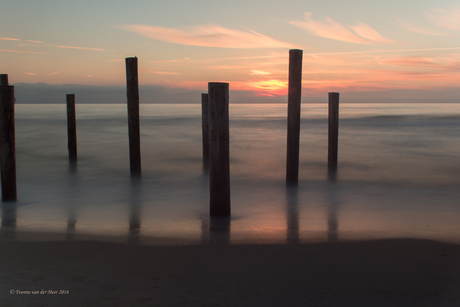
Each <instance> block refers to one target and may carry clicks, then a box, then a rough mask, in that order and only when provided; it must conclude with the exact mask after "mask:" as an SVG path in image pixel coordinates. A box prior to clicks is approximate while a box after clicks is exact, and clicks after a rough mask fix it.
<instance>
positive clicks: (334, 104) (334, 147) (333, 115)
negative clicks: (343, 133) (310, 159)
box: [327, 93, 339, 171]
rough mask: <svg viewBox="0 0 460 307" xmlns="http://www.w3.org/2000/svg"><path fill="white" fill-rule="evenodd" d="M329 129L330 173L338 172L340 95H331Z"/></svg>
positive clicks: (328, 156) (328, 162)
mask: <svg viewBox="0 0 460 307" xmlns="http://www.w3.org/2000/svg"><path fill="white" fill-rule="evenodd" d="M328 126H329V129H328V153H327V166H328V169H329V170H330V171H334V170H337V156H338V154H337V153H338V144H339V93H329V125H328Z"/></svg>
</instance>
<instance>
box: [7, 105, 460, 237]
mask: <svg viewBox="0 0 460 307" xmlns="http://www.w3.org/2000/svg"><path fill="white" fill-rule="evenodd" d="M15 108H16V109H15V112H16V113H15V119H16V121H15V125H16V164H17V189H18V190H17V193H18V201H17V202H4V203H2V212H1V213H2V227H1V228H0V236H1V237H2V238H4V239H15V240H104V241H114V242H126V243H130V244H159V245H162V244H209V243H216V244H218V243H221V244H300V243H312V242H342V241H350V240H377V239H393V238H415V239H428V240H438V241H443V242H451V243H460V104H454V103H451V104H443V103H425V104H415V103H407V104H406V103H360V104H353V103H343V104H341V105H340V111H339V114H340V115H339V117H340V120H339V145H338V146H339V147H338V168H337V173H336V174H335V175H334V176H331V174H330V173H329V172H328V170H327V146H328V145H327V144H328V140H327V138H328V120H327V117H328V106H327V104H326V103H324V104H321V103H317V104H316V103H310V104H309V103H306V104H302V107H301V108H302V110H301V132H300V165H299V184H298V186H297V187H292V186H286V184H285V176H286V144H287V141H286V136H287V104H232V103H230V106H229V114H230V186H231V212H232V214H231V218H230V219H216V218H212V219H211V218H210V217H209V176H208V172H207V170H206V168H205V167H204V165H203V159H202V157H203V153H202V127H201V125H202V123H201V105H200V104H193V103H189V104H141V105H140V131H141V165H142V177H141V179H140V180H136V179H132V178H131V177H130V171H129V152H128V150H129V146H128V125H127V107H126V105H124V104H78V103H77V106H76V117H77V120H76V121H77V143H78V161H77V164H76V165H73V164H71V163H69V159H68V150H67V121H66V105H65V104H16V106H15Z"/></svg>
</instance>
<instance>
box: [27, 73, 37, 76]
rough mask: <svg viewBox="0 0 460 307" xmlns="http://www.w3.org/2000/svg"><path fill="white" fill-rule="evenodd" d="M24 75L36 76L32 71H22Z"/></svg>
mask: <svg viewBox="0 0 460 307" xmlns="http://www.w3.org/2000/svg"><path fill="white" fill-rule="evenodd" d="M24 74H25V75H29V76H36V75H37V74H36V73H34V72H25V73H24Z"/></svg>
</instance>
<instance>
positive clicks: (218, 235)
mask: <svg viewBox="0 0 460 307" xmlns="http://www.w3.org/2000/svg"><path fill="white" fill-rule="evenodd" d="M230 228H231V218H230V217H209V216H205V215H202V216H201V244H230Z"/></svg>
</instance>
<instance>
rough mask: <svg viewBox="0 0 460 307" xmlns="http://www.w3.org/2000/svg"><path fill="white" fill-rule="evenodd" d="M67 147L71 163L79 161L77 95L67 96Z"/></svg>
mask: <svg viewBox="0 0 460 307" xmlns="http://www.w3.org/2000/svg"><path fill="white" fill-rule="evenodd" d="M66 97H67V147H68V149H69V161H70V162H76V161H77V123H76V116H75V94H67V96H66Z"/></svg>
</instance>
